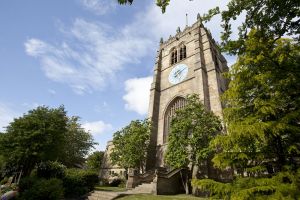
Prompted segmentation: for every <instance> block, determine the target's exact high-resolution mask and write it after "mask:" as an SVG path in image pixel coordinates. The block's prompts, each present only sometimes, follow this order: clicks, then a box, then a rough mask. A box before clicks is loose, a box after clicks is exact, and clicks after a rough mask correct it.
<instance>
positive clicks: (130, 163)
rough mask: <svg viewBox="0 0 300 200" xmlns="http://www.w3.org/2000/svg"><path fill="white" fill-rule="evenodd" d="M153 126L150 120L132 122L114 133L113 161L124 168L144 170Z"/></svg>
mask: <svg viewBox="0 0 300 200" xmlns="http://www.w3.org/2000/svg"><path fill="white" fill-rule="evenodd" d="M150 129H151V125H150V122H149V121H148V120H146V119H145V120H143V121H141V120H135V121H131V122H130V124H129V125H128V126H126V127H125V128H123V129H122V130H120V131H117V132H116V133H114V136H113V145H114V148H113V152H112V153H111V160H112V162H113V163H114V164H118V165H119V166H121V167H123V168H125V169H126V168H140V169H143V168H144V166H145V162H146V153H147V149H148V146H149V140H150Z"/></svg>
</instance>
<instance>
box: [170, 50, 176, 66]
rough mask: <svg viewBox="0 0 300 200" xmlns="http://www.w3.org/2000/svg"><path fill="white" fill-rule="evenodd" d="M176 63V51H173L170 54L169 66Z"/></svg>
mask: <svg viewBox="0 0 300 200" xmlns="http://www.w3.org/2000/svg"><path fill="white" fill-rule="evenodd" d="M175 63H177V50H176V49H173V50H172V53H171V65H173V64H175Z"/></svg>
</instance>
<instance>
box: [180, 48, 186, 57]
mask: <svg viewBox="0 0 300 200" xmlns="http://www.w3.org/2000/svg"><path fill="white" fill-rule="evenodd" d="M185 58H186V46H185V45H181V47H180V51H179V60H183V59H185Z"/></svg>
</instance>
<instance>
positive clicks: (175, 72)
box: [169, 64, 188, 84]
mask: <svg viewBox="0 0 300 200" xmlns="http://www.w3.org/2000/svg"><path fill="white" fill-rule="evenodd" d="M187 74H188V66H187V65H185V64H179V65H176V66H175V67H174V68H173V69H172V70H171V72H170V74H169V82H170V83H172V84H177V83H180V82H181V81H183V80H184V79H185V77H186V76H187Z"/></svg>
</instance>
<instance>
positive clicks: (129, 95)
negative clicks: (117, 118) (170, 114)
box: [123, 76, 153, 115]
mask: <svg viewBox="0 0 300 200" xmlns="http://www.w3.org/2000/svg"><path fill="white" fill-rule="evenodd" d="M152 80H153V78H152V77H151V76H149V77H143V78H133V79H129V80H127V81H126V82H125V91H126V94H125V95H124V96H123V99H124V100H125V102H126V104H125V109H126V110H130V111H135V112H137V113H138V114H140V115H144V114H146V113H147V112H148V106H149V96H150V87H151V83H152Z"/></svg>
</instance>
